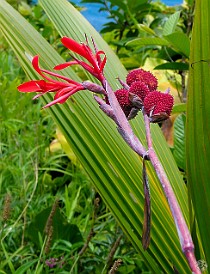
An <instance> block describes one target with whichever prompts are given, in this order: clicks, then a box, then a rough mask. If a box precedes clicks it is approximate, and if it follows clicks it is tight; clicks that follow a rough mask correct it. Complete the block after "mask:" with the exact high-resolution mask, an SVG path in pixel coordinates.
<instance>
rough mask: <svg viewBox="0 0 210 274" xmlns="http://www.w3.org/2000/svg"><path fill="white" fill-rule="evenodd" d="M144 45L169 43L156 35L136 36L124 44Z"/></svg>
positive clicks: (166, 44) (132, 45) (164, 44)
mask: <svg viewBox="0 0 210 274" xmlns="http://www.w3.org/2000/svg"><path fill="white" fill-rule="evenodd" d="M145 45H157V46H168V45H169V43H168V42H167V41H166V40H165V39H163V38H158V37H155V38H154V37H147V38H137V39H134V40H132V41H129V42H128V43H127V44H126V46H131V47H134V46H135V47H136V46H145Z"/></svg>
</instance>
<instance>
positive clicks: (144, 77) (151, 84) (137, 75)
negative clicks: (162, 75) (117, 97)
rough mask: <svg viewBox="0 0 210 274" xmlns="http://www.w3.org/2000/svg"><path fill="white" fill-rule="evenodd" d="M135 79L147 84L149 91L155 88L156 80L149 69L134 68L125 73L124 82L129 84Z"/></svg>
mask: <svg viewBox="0 0 210 274" xmlns="http://www.w3.org/2000/svg"><path fill="white" fill-rule="evenodd" d="M136 81H141V82H143V83H144V84H145V85H147V86H148V88H149V90H150V91H154V90H156V89H157V85H158V81H157V79H156V77H155V76H154V75H153V74H152V73H151V72H149V71H146V70H143V69H134V70H132V71H130V72H129V73H128V75H127V78H126V82H127V84H128V85H129V86H130V85H131V84H132V83H134V82H136Z"/></svg>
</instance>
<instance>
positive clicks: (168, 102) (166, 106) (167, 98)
mask: <svg viewBox="0 0 210 274" xmlns="http://www.w3.org/2000/svg"><path fill="white" fill-rule="evenodd" d="M173 104H174V98H173V96H172V95H170V94H168V93H161V92H159V91H153V92H150V93H148V95H147V96H146V97H145V99H144V111H145V113H146V114H147V115H148V116H149V118H150V122H152V123H159V122H161V121H164V120H166V119H168V118H169V116H170V114H171V111H172V108H173Z"/></svg>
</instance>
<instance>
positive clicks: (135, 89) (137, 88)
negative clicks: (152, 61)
mask: <svg viewBox="0 0 210 274" xmlns="http://www.w3.org/2000/svg"><path fill="white" fill-rule="evenodd" d="M129 92H130V93H133V94H136V95H138V96H139V98H140V99H141V100H142V102H144V98H145V97H146V95H147V94H148V93H149V92H150V90H149V88H148V86H147V85H146V84H144V83H143V82H142V81H136V82H133V83H132V84H131V86H130V89H129Z"/></svg>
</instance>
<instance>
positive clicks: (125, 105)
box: [115, 89, 132, 117]
mask: <svg viewBox="0 0 210 274" xmlns="http://www.w3.org/2000/svg"><path fill="white" fill-rule="evenodd" d="M115 96H116V97H117V100H118V102H119V104H120V106H121V108H122V110H123V112H124V113H125V116H126V117H127V116H128V115H129V113H130V111H131V109H132V103H131V101H130V99H129V91H128V90H126V89H118V90H116V91H115Z"/></svg>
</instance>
